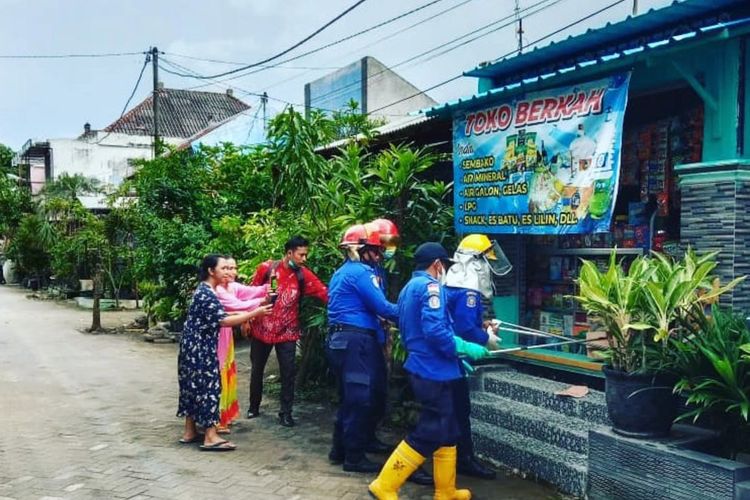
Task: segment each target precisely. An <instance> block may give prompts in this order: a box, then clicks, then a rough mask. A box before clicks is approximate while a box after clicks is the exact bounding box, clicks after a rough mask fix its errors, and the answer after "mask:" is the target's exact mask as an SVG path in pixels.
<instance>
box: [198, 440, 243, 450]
mask: <svg viewBox="0 0 750 500" xmlns="http://www.w3.org/2000/svg"><path fill="white" fill-rule="evenodd" d="M200 449H201V451H234V450H236V449H237V446H236V445H234V444H233V443H230V442H229V441H219V442H217V443H214V444H202V445H201V446H200Z"/></svg>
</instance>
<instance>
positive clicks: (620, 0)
mask: <svg viewBox="0 0 750 500" xmlns="http://www.w3.org/2000/svg"><path fill="white" fill-rule="evenodd" d="M624 1H625V0H616V1H615V2H612V3H611V4H609V5H607V6H605V7H602V8H601V9H599V10H597V11H596V12H592V13H591V14H588V15H587V16H584V17H582V18H580V19H578V20H577V21H573V22H572V23H569V24H567V25H565V26H563V27H562V28H560V29H557V30H555V31H553V32H552V33H549V34H547V35H545V36H543V37H541V38H537V39H536V40H534V41H533V42H530V43H528V44H526V45H524V46H523V47H522V48H524V49H525V48H528V47H530V46H532V45H536V44H537V43H539V42H542V41H544V40H547V39H548V38H551V37H553V36H555V35H557V34H559V33H562V32H563V31H565V30H567V29H568V28H572V27H573V26H575V25H577V24H580V23H582V22H584V21H588V20H589V19H591V18H592V17H594V16H597V15H599V14H601V13H602V12H604V11H606V10H609V9H611V8H612V7H614V6H615V5H619V4H621V3H623V2H624ZM517 51H518V49H517V48H516V49H514V50H512V51H510V52H508V53H507V54H504V55H502V56H500V57H499V58H497V59H495V60H494V61H493V63H495V62H497V61H500V60H501V59H504V58H506V57H508V56H510V55H513V54H515V53H516V52H517ZM462 76H463V74H459V75H457V76H454V77H451V78H449V79H447V80H444V81H442V82H440V83H437V84H435V85H433V86H431V87H429V88H427V89H425V90H423V91H420V92H417V93H415V94H412V95H410V96H408V97H404V98H402V99H399V100H397V101H394V102H392V103H390V104H386V105H385V106H381V107H379V108H377V109H373V110H372V111H368V112H367V114H368V115H371V114H373V113H375V112H377V111H380V110H382V109H386V108H390V107H391V106H395V105H396V104H400V103H402V102H404V101H408V100H409V99H412V98H414V97H417V96H419V95H421V94H424V93H426V92H429V91H430V90H434V89H436V88H438V87H442V86H444V85H447V84H449V83H451V82H454V81H456V80H458V79H459V78H461V77H462Z"/></svg>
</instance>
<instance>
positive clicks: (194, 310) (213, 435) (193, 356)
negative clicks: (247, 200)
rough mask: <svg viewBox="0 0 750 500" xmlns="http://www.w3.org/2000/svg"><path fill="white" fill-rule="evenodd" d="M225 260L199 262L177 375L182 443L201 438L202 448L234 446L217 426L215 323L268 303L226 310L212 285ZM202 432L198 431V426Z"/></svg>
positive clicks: (261, 310)
mask: <svg viewBox="0 0 750 500" xmlns="http://www.w3.org/2000/svg"><path fill="white" fill-rule="evenodd" d="M229 267H230V266H229V263H228V261H227V260H226V259H225V258H223V257H221V256H219V255H208V256H206V257H205V258H204V259H203V262H202V263H201V266H200V273H199V278H200V280H201V283H200V285H198V288H197V289H196V290H195V293H194V294H193V301H192V303H191V304H190V309H189V310H188V317H187V320H186V321H185V328H184V329H183V332H182V338H181V340H180V354H179V357H178V362H177V366H178V370H177V371H178V379H179V385H180V398H179V404H178V408H177V416H178V417H185V430H184V432H183V435H182V439H180V442H181V443H196V442H200V441H201V440H202V441H203V444H202V445H201V449H202V450H205V451H231V450H234V449H236V446H235V445H234V444H233V443H231V442H229V441H226V440H224V439H222V438H221V437H220V436H219V434H218V433H217V432H216V426H217V425H218V423H219V399H220V395H221V377H220V374H219V358H218V356H217V346H218V338H219V329H220V328H221V327H222V326H229V327H232V326H235V325H240V324H242V323H244V322H245V321H249V320H251V319H252V318H255V317H258V316H263V315H265V314H267V313H268V312H269V311H270V309H271V307H270V306H260V307H258V308H256V309H254V310H253V311H250V312H244V313H240V314H233V315H227V313H226V312H225V311H224V308H223V307H222V305H221V302H219V299H218V297H217V296H216V293H215V289H216V287H217V286H218V285H220V284H221V283H223V282H224V281H225V280H226V277H227V274H228V273H229ZM198 425H199V426H201V427H203V429H204V430H205V434H204V435H203V436H200V435H199V434H198V429H197V426H198Z"/></svg>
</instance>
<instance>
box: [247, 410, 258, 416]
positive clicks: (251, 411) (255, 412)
mask: <svg viewBox="0 0 750 500" xmlns="http://www.w3.org/2000/svg"><path fill="white" fill-rule="evenodd" d="M257 417H260V410H247V418H257Z"/></svg>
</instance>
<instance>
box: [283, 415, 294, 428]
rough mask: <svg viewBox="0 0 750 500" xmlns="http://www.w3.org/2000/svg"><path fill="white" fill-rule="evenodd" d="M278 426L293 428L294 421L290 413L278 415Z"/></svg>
mask: <svg viewBox="0 0 750 500" xmlns="http://www.w3.org/2000/svg"><path fill="white" fill-rule="evenodd" d="M279 425H282V426H284V427H294V426H295V423H294V419H293V418H292V414H291V413H279Z"/></svg>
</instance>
